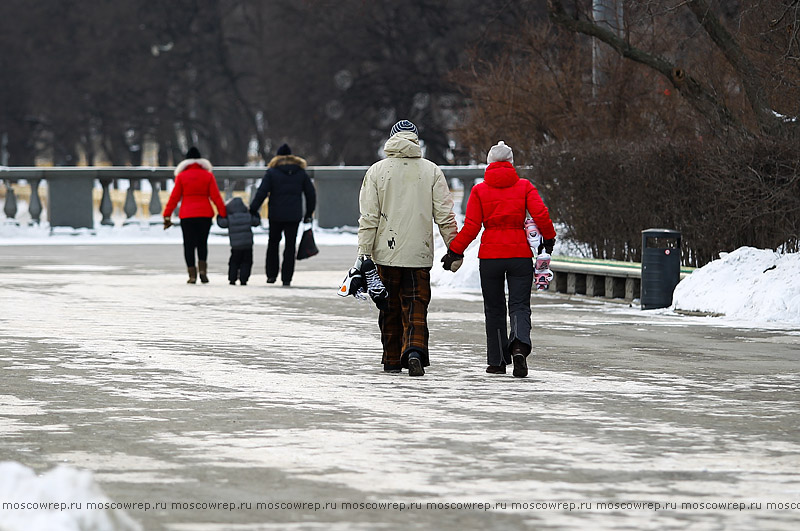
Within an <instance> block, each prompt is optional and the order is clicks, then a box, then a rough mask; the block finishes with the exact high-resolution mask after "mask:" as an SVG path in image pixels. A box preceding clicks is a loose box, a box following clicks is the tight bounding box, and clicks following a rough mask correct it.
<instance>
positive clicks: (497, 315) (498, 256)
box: [442, 141, 556, 378]
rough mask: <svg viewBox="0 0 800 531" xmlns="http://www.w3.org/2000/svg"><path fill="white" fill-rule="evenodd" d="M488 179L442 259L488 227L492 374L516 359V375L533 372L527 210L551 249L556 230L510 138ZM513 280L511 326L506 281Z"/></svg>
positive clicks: (458, 253) (447, 262) (485, 257)
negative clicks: (519, 166)
mask: <svg viewBox="0 0 800 531" xmlns="http://www.w3.org/2000/svg"><path fill="white" fill-rule="evenodd" d="M486 160H487V162H488V163H489V166H488V167H487V168H486V172H485V174H484V180H483V182H482V183H480V184H477V185H475V186H474V187H473V188H472V193H471V194H470V196H469V200H468V201H467V212H466V217H465V220H464V226H463V227H462V228H461V231H460V232H459V233H458V235H457V236H456V237H455V239H454V240H453V241H452V242H451V243H450V248H449V249H448V251H447V254H446V255H445V256H444V257H443V258H442V262H444V268H445V269H448V270H450V269H451V265H452V264H453V262H456V261H458V260H460V259H462V258H463V257H464V250H465V249H466V248H467V246H468V245H469V244H470V243H471V242H472V240H474V239H475V237H476V236H477V235H478V232H479V231H480V229H481V225H483V227H484V231H483V236H482V237H481V246H480V249H479V250H478V258H479V259H480V277H481V292H482V293H483V309H484V315H485V316H486V348H487V360H488V363H489V366H488V367H487V368H486V372H488V373H501V374H505V372H506V365H507V364H509V363H512V360H513V363H514V376H517V377H520V378H522V377H525V376H527V375H528V365H527V362H526V358H527V356H528V354H530V352H531V286H532V285H533V260H532V258H533V252H532V251H531V248H530V246H529V245H528V240H527V238H526V236H525V228H524V224H525V217H526V211H527V212H530V214H531V217H533V219H534V221H536V225H537V226H538V227H539V231H540V233H541V234H542V237H543V239H544V241H543V245H544V248H545V249H546V250H547V252H548V253H550V252H552V251H553V244H554V243H555V238H556V231H555V229H554V228H553V222H552V221H551V220H550V214H549V213H548V211H547V207H546V206H545V205H544V202H543V201H542V198H541V197H540V196H539V192H538V191H537V190H536V187H535V186H533V184H531V182H530V181H528V180H526V179H520V178H519V176H518V175H517V172H516V170H514V166H513V163H514V152H513V151H512V150H511V148H510V147H508V146H507V145H506V144H505V143H504V142H502V141H501V142H499V143H498V144H497V145H495V146H492V149H490V150H489V155H488V157H487V159H486ZM506 282H507V283H508V316H509V318H510V322H511V333H510V334H508V333H507V327H506V296H505V284H506Z"/></svg>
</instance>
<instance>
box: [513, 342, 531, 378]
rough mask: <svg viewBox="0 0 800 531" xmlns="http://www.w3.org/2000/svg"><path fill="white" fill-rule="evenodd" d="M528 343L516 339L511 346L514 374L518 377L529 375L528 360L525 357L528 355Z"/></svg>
mask: <svg viewBox="0 0 800 531" xmlns="http://www.w3.org/2000/svg"><path fill="white" fill-rule="evenodd" d="M527 350H528V349H527V348H526V345H524V344H523V343H520V342H519V341H514V344H513V345H512V347H511V359H512V360H514V376H515V377H517V378H525V377H526V376H528V362H527V361H526V359H525V358H527V357H528V352H527Z"/></svg>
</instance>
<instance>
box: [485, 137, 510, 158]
mask: <svg viewBox="0 0 800 531" xmlns="http://www.w3.org/2000/svg"><path fill="white" fill-rule="evenodd" d="M486 162H487V163H488V164H491V163H492V162H510V163H511V164H514V151H513V150H512V149H511V148H510V147H508V146H507V145H506V143H505V142H503V141H502V140H501V141H500V142H498V143H497V144H496V145H494V146H492V149H490V150H489V154H488V155H487V156H486Z"/></svg>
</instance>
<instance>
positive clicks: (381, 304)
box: [361, 258, 389, 310]
mask: <svg viewBox="0 0 800 531" xmlns="http://www.w3.org/2000/svg"><path fill="white" fill-rule="evenodd" d="M361 272H362V273H363V274H364V278H366V280H367V293H368V294H369V296H370V298H371V299H372V301H373V302H374V303H375V305H376V306H377V307H378V308H380V309H381V310H385V309H386V308H387V306H388V304H389V302H388V299H389V292H388V291H386V286H384V285H383V281H381V277H380V276H379V275H378V268H377V267H375V263H374V262H373V261H372V260H371V259H370V258H365V259H364V260H363V261H362V263H361Z"/></svg>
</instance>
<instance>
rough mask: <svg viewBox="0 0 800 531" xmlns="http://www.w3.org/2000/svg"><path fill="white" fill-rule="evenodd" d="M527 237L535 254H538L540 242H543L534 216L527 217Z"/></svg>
mask: <svg viewBox="0 0 800 531" xmlns="http://www.w3.org/2000/svg"><path fill="white" fill-rule="evenodd" d="M525 237H526V238H528V245H530V246H531V250H532V251H533V254H534V255H536V250H537V249H539V244H541V243H542V235H541V234H539V227H537V226H536V222H535V221H533V218H525Z"/></svg>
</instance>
